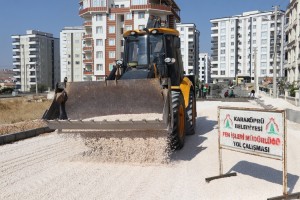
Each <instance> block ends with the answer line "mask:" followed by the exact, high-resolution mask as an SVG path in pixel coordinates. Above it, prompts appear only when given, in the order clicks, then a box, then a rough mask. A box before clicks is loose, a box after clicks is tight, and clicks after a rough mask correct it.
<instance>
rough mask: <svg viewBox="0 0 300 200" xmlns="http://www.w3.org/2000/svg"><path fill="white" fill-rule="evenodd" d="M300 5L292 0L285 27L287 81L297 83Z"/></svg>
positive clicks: (299, 74)
mask: <svg viewBox="0 0 300 200" xmlns="http://www.w3.org/2000/svg"><path fill="white" fill-rule="evenodd" d="M299 14H300V5H299V1H298V0H290V3H289V5H288V7H287V10H286V29H285V34H286V37H285V42H286V46H285V49H284V50H285V59H286V60H285V65H284V69H285V70H286V76H287V81H288V82H290V83H296V82H299V81H300V49H299V48H300V47H299V42H300V30H299V24H300V23H299V20H300V16H299Z"/></svg>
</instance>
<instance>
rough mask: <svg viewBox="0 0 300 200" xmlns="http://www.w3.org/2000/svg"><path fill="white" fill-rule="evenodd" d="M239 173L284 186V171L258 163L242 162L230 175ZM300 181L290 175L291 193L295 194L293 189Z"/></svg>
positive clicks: (289, 185)
mask: <svg viewBox="0 0 300 200" xmlns="http://www.w3.org/2000/svg"><path fill="white" fill-rule="evenodd" d="M233 171H235V172H238V173H241V174H245V175H249V176H252V177H255V178H258V179H262V180H265V181H268V182H272V183H276V184H279V185H282V171H280V170H276V169H273V168H271V167H268V166H264V165H259V164H256V163H252V162H248V161H240V162H238V163H237V164H236V165H234V166H233V167H232V168H231V169H230V170H229V171H228V173H231V172H233ZM298 179H299V176H297V175H293V174H290V173H288V174H287V180H288V184H287V185H288V188H289V191H288V192H289V193H291V192H293V189H294V187H295V185H296V183H297V181H298Z"/></svg>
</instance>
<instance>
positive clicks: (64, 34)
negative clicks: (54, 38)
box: [60, 26, 92, 82]
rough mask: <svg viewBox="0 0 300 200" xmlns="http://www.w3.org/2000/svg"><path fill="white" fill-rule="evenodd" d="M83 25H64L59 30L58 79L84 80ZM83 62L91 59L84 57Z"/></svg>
mask: <svg viewBox="0 0 300 200" xmlns="http://www.w3.org/2000/svg"><path fill="white" fill-rule="evenodd" d="M84 33H85V29H84V27H80V26H79V27H65V28H64V29H63V30H62V31H61V32H60V81H61V82H63V81H64V78H65V77H67V79H68V81H70V82H77V81H84V80H86V79H87V78H86V77H84V75H83V74H84V71H85V68H84V63H83V59H84V58H83V45H84V44H83V36H84ZM84 61H85V63H89V62H92V60H88V59H85V60H84Z"/></svg>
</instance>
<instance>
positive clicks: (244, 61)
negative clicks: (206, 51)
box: [210, 11, 285, 82]
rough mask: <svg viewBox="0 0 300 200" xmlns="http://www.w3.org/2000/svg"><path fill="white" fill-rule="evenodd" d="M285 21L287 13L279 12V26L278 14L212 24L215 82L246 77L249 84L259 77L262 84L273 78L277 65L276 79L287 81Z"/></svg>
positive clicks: (254, 13) (238, 17) (252, 14)
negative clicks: (267, 78) (285, 74)
mask: <svg viewBox="0 0 300 200" xmlns="http://www.w3.org/2000/svg"><path fill="white" fill-rule="evenodd" d="M284 20H285V16H284V12H283V11H277V22H275V14H274V11H268V12H260V11H250V12H244V13H243V14H241V15H236V16H231V17H225V18H218V19H212V20H210V22H211V25H212V26H211V31H212V32H211V43H212V46H211V50H212V54H211V57H212V61H211V65H212V66H211V73H212V75H211V76H212V79H213V81H214V82H218V81H232V80H235V79H236V77H242V78H244V80H245V81H246V82H254V78H255V76H257V78H258V80H259V81H261V80H262V79H263V78H265V77H273V67H275V66H274V64H276V71H277V74H276V76H277V77H283V76H284V70H283V63H284V62H283V61H284V57H283V47H284V45H283V38H284V36H283V35H284V34H283V33H284ZM275 23H276V26H275ZM275 27H276V30H275ZM275 35H276V36H277V37H276V43H277V48H276V54H274V39H275ZM274 55H275V56H276V57H274ZM275 59H276V61H275ZM274 61H275V62H274ZM255 72H256V73H255Z"/></svg>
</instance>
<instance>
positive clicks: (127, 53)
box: [43, 26, 196, 150]
mask: <svg viewBox="0 0 300 200" xmlns="http://www.w3.org/2000/svg"><path fill="white" fill-rule="evenodd" d="M124 40H125V41H124V56H123V58H122V59H120V60H117V61H116V65H115V66H114V68H113V70H112V71H111V73H110V75H109V76H108V77H107V78H106V80H105V81H97V82H96V81H95V82H92V81H90V82H67V80H65V82H64V83H59V84H57V87H56V96H55V99H54V100H53V103H52V105H51V106H50V108H49V109H48V110H47V111H46V112H45V114H44V116H43V119H44V120H45V121H46V122H47V123H48V126H49V127H50V128H52V129H59V130H63V129H81V130H82V129H84V130H87V129H96V130H103V131H113V130H116V131H119V132H122V131H120V130H124V131H130V130H132V131H134V132H138V131H139V130H140V131H143V132H145V131H152V132H153V131H156V132H157V134H168V138H169V140H168V141H169V145H170V148H171V149H173V150H174V149H180V148H182V147H183V145H184V139H185V135H186V134H194V133H195V126H196V120H195V118H196V100H195V87H194V84H195V80H194V79H195V78H194V76H185V75H184V70H183V65H182V58H181V53H180V38H179V32H178V31H177V30H174V29H170V28H161V27H157V28H156V27H155V26H154V28H145V29H143V30H133V31H127V32H125V33H124ZM151 114H153V115H151ZM111 116H114V117H111ZM120 134H122V133H120Z"/></svg>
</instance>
